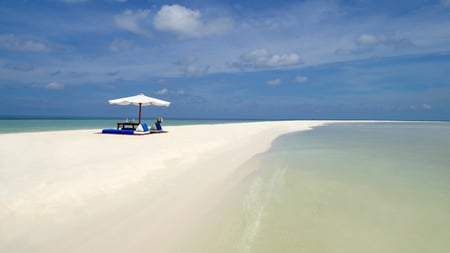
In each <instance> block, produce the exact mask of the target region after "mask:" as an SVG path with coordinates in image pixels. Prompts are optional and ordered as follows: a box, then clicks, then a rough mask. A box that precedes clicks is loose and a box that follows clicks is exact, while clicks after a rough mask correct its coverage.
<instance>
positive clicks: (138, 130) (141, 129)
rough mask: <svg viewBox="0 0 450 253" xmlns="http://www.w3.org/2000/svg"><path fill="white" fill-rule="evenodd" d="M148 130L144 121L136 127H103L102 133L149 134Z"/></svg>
mask: <svg viewBox="0 0 450 253" xmlns="http://www.w3.org/2000/svg"><path fill="white" fill-rule="evenodd" d="M149 133H150V130H149V129H148V126H147V124H146V123H142V124H139V125H138V126H137V127H136V129H130V128H121V129H103V130H102V134H128V135H144V134H149Z"/></svg>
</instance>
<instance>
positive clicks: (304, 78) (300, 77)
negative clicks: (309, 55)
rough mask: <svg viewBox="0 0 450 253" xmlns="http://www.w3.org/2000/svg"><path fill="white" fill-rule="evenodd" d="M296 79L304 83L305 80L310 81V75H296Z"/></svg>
mask: <svg viewBox="0 0 450 253" xmlns="http://www.w3.org/2000/svg"><path fill="white" fill-rule="evenodd" d="M295 81H296V82H297V83H304V82H306V81H308V77H307V76H296V77H295Z"/></svg>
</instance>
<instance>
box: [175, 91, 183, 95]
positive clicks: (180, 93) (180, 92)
mask: <svg viewBox="0 0 450 253" xmlns="http://www.w3.org/2000/svg"><path fill="white" fill-rule="evenodd" d="M184 93H185V92H184V90H177V91H175V95H179V96H181V95H184Z"/></svg>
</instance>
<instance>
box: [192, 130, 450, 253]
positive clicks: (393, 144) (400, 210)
mask: <svg viewBox="0 0 450 253" xmlns="http://www.w3.org/2000/svg"><path fill="white" fill-rule="evenodd" d="M449 150H450V123H448V122H396V123H394V122H393V123H337V124H330V125H327V126H322V127H317V128H315V129H313V130H311V131H305V132H298V133H291V134H287V135H284V136H281V137H280V138H278V139H277V140H275V141H274V142H273V146H272V148H271V149H270V150H269V151H268V152H266V153H263V154H260V155H257V156H256V157H254V158H252V159H251V160H249V161H248V162H247V163H246V164H244V165H243V166H242V168H241V169H242V170H248V169H251V171H255V172H254V173H252V174H251V175H250V176H249V177H247V178H246V179H245V181H243V182H242V183H241V185H240V187H238V190H237V191H236V193H235V195H234V197H233V198H232V199H230V201H229V202H228V203H227V204H224V205H223V206H222V207H221V211H220V212H221V214H220V215H218V216H217V217H219V218H217V219H218V220H219V221H218V222H217V226H216V227H214V228H211V230H213V231H209V232H208V234H211V235H213V236H210V237H209V239H208V241H209V242H210V245H209V246H208V247H206V248H209V249H211V248H214V249H215V250H212V251H208V250H204V251H202V250H201V249H199V248H197V249H194V250H193V251H191V252H240V253H247V252H258V253H264V252H267V253H273V252H292V253H296V252H307V253H322V252H330V253H352V252H354V253H360V252H365V253H370V252H373V253H380V252H383V253H389V252H392V253H402V252H404V253H414V252H417V253H423V252H448V251H449V249H450V240H448V238H450V215H449V214H450V151H449ZM205 236H206V235H205ZM206 237H207V236H206ZM203 240H204V239H203Z"/></svg>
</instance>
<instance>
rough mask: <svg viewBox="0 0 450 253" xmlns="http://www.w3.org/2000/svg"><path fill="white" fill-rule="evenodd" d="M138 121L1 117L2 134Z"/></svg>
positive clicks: (188, 122)
mask: <svg viewBox="0 0 450 253" xmlns="http://www.w3.org/2000/svg"><path fill="white" fill-rule="evenodd" d="M126 120H128V121H137V120H136V119H133V118H109V119H94V118H30V117H28V118H18V117H9V118H6V117H5V118H1V117H0V134H2V133H20V132H42V131H59V130H80V129H104V128H115V127H116V123H117V122H124V121H126ZM142 121H143V122H146V123H149V124H151V123H154V122H155V119H149V118H143V119H142ZM252 121H255V120H181V119H164V122H163V126H178V125H197V124H224V123H238V122H252Z"/></svg>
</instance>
